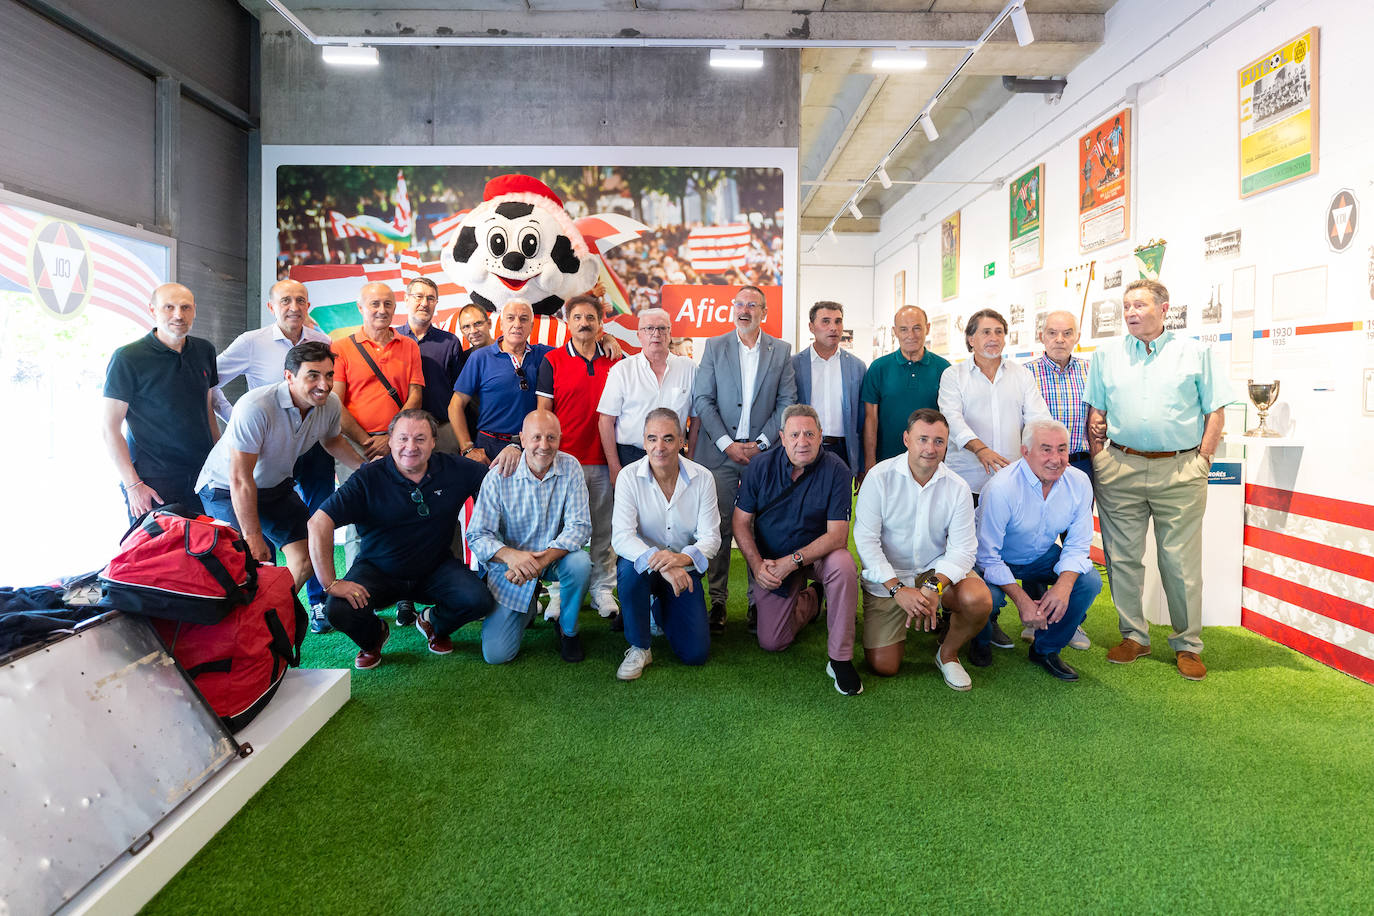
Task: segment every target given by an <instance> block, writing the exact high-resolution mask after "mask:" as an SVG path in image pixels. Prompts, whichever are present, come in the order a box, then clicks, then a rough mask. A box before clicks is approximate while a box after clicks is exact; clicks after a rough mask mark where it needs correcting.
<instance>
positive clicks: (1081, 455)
mask: <svg viewBox="0 0 1374 916" xmlns="http://www.w3.org/2000/svg"><path fill="white" fill-rule="evenodd" d="M1092 456H1093V453H1092V452H1074V453H1073V454H1072V455H1070V456H1069V461H1070V463H1072V462H1074V461H1087V460H1088V459H1089V458H1091V457H1092Z"/></svg>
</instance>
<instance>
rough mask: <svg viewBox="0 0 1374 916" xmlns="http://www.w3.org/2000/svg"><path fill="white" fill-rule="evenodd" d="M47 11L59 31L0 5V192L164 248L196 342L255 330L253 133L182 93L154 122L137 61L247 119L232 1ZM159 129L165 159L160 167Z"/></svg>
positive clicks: (148, 0)
mask: <svg viewBox="0 0 1374 916" xmlns="http://www.w3.org/2000/svg"><path fill="white" fill-rule="evenodd" d="M55 5H56V6H60V7H62V8H63V11H64V13H65V14H67V18H66V20H65V21H55V20H54V19H51V18H48V17H45V16H43V15H40V14H39V13H37V12H34V11H33V10H31V9H30V8H28V7H27V6H25V5H23V4H21V3H17V2H14V0H0V86H3V87H4V88H3V90H0V123H4V124H5V126H6V127H5V130H4V131H0V183H3V184H4V185H5V186H6V187H7V188H9V189H10V190H12V191H15V192H17V193H20V194H26V195H29V196H33V197H37V198H40V199H43V200H49V201H52V202H54V203H59V204H63V205H66V206H70V207H74V208H76V209H79V210H84V211H86V212H89V213H92V214H95V215H97V216H103V217H106V218H109V219H113V220H117V221H119V222H124V223H129V224H142V225H143V226H145V227H147V228H149V229H155V230H157V231H161V232H165V233H167V234H169V235H171V236H172V237H174V238H175V239H177V243H178V245H177V278H178V279H179V280H180V281H181V282H183V283H185V284H186V285H187V286H189V287H191V289H192V290H193V291H194V292H195V293H196V301H197V304H198V306H199V307H198V314H197V318H196V328H195V333H196V334H197V335H199V336H202V337H207V338H209V339H211V340H213V341H214V342H215V344H216V345H217V346H221V347H222V346H224V345H225V344H227V343H228V342H229V341H230V340H232V339H233V337H234V336H235V335H237V334H239V333H241V332H242V331H243V330H244V328H246V327H247V326H248V323H249V321H250V319H251V321H252V324H253V326H255V327H256V326H257V323H258V322H257V319H258V305H257V303H256V302H252V303H251V304H250V302H249V300H248V295H247V283H246V281H247V278H248V273H249V271H248V262H249V257H250V252H253V257H254V260H256V254H255V251H256V246H255V245H252V246H250V235H249V232H248V226H249V223H250V215H249V214H250V193H249V184H250V180H249V179H250V175H251V174H253V172H252V169H253V163H252V155H253V152H254V150H255V143H256V137H255V136H254V133H253V132H251V131H248V130H245V129H244V128H243V127H242V126H235V125H234V124H232V123H230V122H229V121H227V120H226V119H225V118H224V117H222V116H221V114H219V113H216V112H213V111H211V110H210V108H208V107H206V105H205V104H202V103H201V102H199V101H196V100H195V99H193V98H191V97H189V96H188V95H184V94H182V95H173V96H171V99H170V101H169V102H168V103H167V105H166V107H165V109H164V118H163V119H162V121H161V122H159V119H158V115H157V111H158V109H157V97H158V92H157V80H156V79H155V78H154V76H153V75H151V74H150V73H149V72H148V71H149V67H148V66H146V62H147V61H148V60H155V61H157V62H160V63H161V64H164V65H165V66H166V68H168V69H170V70H172V71H175V72H176V73H177V74H178V75H179V76H180V77H183V78H184V79H186V80H188V81H191V82H194V83H198V84H200V85H201V86H202V87H203V88H204V89H205V90H206V91H208V92H209V93H211V94H213V95H216V96H219V97H220V98H222V99H223V100H224V101H225V102H227V103H228V104H229V105H230V106H234V107H237V108H241V109H244V110H245V112H247V113H249V114H251V112H252V110H253V107H254V99H253V96H254V95H255V86H254V84H253V72H254V66H255V62H254V46H255V44H256V41H257V38H256V33H257V21H256V20H255V19H253V17H251V16H250V15H249V14H248V13H247V12H245V11H244V10H243V8H242V7H241V6H239V4H238V3H237V2H235V0H197V2H186V0H138V2H135V0H69V2H67V3H65V4H61V3H59V4H55ZM59 18H61V17H59ZM84 28H90V29H91V30H93V32H94V33H95V36H94V40H88V38H87V37H81V35H80V34H78V32H80V30H81V29H84ZM97 41H98V42H100V43H99V44H97V43H96V42H97ZM109 46H118V47H119V48H120V51H118V52H116V51H114V50H112V49H111V47H109ZM129 57H133V58H134V59H137V60H140V61H143V63H140V64H135V63H133V62H131V60H130V59H128V58H129ZM159 123H161V124H162V125H163V127H164V128H168V127H169V128H170V131H169V133H168V136H170V137H172V139H173V148H174V149H175V151H176V155H173V156H171V157H168V160H167V163H166V165H165V167H164V168H163V169H161V170H160V169H159V167H158V156H157V149H158V147H157V139H156V138H157V135H158V132H159ZM159 188H161V189H162V191H163V194H164V197H163V205H162V206H161V207H159ZM253 203H254V204H255V199H253ZM255 221H256V220H254V222H255Z"/></svg>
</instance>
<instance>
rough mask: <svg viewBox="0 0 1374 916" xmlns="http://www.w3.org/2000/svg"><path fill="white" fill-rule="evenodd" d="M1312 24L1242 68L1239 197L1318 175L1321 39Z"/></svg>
mask: <svg viewBox="0 0 1374 916" xmlns="http://www.w3.org/2000/svg"><path fill="white" fill-rule="evenodd" d="M1319 33H1320V30H1319V29H1317V28H1315V27H1314V28H1310V29H1308V30H1307V31H1306V32H1303V33H1302V34H1301V35H1298V36H1296V37H1294V38H1290V39H1289V40H1288V41H1286V42H1284V43H1283V44H1282V45H1280V46H1279V47H1277V48H1273V49H1272V50H1270V51H1269V52H1267V53H1266V54H1264V55H1263V56H1262V57H1259V58H1256V59H1255V60H1252V61H1250V62H1249V63H1248V64H1246V65H1245V66H1244V67H1241V68H1240V70H1239V71H1237V75H1236V79H1237V83H1238V84H1239V91H1240V98H1239V102H1238V104H1239V106H1240V110H1239V120H1238V122H1237V126H1238V130H1239V136H1240V143H1239V155H1240V196H1241V199H1242V200H1243V199H1245V198H1247V197H1250V196H1253V195H1255V194H1259V193H1262V192H1264V191H1267V190H1269V189H1270V188H1277V187H1279V186H1280V185H1285V184H1288V182H1290V181H1297V180H1298V179H1299V178H1305V177H1307V176H1308V175H1315V174H1317V136H1318V131H1317V39H1318V36H1319Z"/></svg>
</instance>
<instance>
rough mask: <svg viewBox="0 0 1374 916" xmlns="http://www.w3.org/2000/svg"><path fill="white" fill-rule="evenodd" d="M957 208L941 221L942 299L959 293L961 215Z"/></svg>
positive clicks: (947, 298) (953, 296) (948, 298)
mask: <svg viewBox="0 0 1374 916" xmlns="http://www.w3.org/2000/svg"><path fill="white" fill-rule="evenodd" d="M961 212H962V211H960V210H955V211H954V213H953V214H952V215H950V216H947V217H945V219H944V221H943V222H941V223H940V300H941V301H943V302H948V301H949V300H950V299H955V298H957V297H958V295H959V235H960V232H959V216H960V213H961Z"/></svg>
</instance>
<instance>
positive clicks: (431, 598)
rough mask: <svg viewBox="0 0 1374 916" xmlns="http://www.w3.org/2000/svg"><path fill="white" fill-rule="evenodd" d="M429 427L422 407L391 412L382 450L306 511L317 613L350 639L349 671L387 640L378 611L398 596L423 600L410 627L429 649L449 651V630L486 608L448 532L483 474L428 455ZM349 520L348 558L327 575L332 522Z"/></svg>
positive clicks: (432, 434) (375, 656)
mask: <svg viewBox="0 0 1374 916" xmlns="http://www.w3.org/2000/svg"><path fill="white" fill-rule="evenodd" d="M437 434H438V424H437V423H435V421H434V418H433V417H431V416H430V415H429V413H427V412H426V411H424V410H419V409H410V410H403V411H401V412H400V413H398V414H396V416H395V417H393V418H392V420H391V426H390V428H389V429H388V430H387V441H388V442H389V444H390V447H391V448H390V453H389V454H387V455H385V456H384V457H382V458H381V459H379V460H377V461H371V462H368V463H367V464H364V465H363V466H362V467H361V468H359V469H358V470H357V472H355V473H354V474H353V476H351V477H350V478H349V479H348V480H347V481H345V482H344V483H343V484H342V485H341V486H340V487H339V489H338V490H336V491H335V492H334V495H333V496H331V497H329V499H327V500H325V503H324V505H323V506H321V507H320V509H319V511H317V512H316V513H315V514H314V515H313V516H311V518H310V523H309V543H310V560H311V562H312V563H313V564H314V567H315V575H317V576H318V577H319V579H320V584H321V585H323V586H324V589H325V592H326V593H327V594H328V595H329V600H328V603H327V604H326V605H325V613H326V614H327V615H328V616H329V622H330V623H331V624H333V625H334V628H335V629H337V630H339V631H340V632H342V633H344V634H345V635H347V636H348V638H349V639H351V640H353V641H354V642H355V643H357V644H358V649H359V651H358V655H357V657H356V658H355V659H354V660H353V665H354V667H355V668H359V669H364V670H366V669H368V668H375V667H377V665H378V664H380V663H381V660H382V647H383V646H384V645H386V642H387V640H388V639H389V638H390V637H391V628H390V627H389V626H387V623H386V621H384V620H382V619H381V618H379V617H378V616H377V615H376V613H375V612H376V610H377V609H378V608H383V607H387V606H388V605H390V604H392V603H393V602H396V601H398V600H401V599H410V600H411V601H419V602H421V603H424V604H432V605H433V607H431V608H430V609H429V610H428V611H425V612H424V613H423V614H421V615H419V616H418V617H417V618H416V620H415V627H416V629H418V630H419V631H420V632H421V633H422V634H424V637H425V641H426V642H427V643H428V644H429V651H430V652H433V653H434V654H435V655H448V654H449V653H450V652H452V651H453V641H452V639H451V638H450V636H451V634H452V633H453V631H454V630H457V629H458V628H459V627H461V626H462V625H463V624H465V623H468V622H470V621H473V620H479V619H481V618H482V617H485V616H486V615H487V614H488V613H489V612H490V611H491V609H492V599H491V593H490V592H488V591H487V587H486V586H485V585H484V584H483V583H482V580H481V579H479V578H478V577H477V574H476V573H474V572H473V571H472V570H470V569H468V567H467V566H465V565H464V564H463V562H462V561H461V560H458V559H457V558H455V557H454V555H453V550H452V549H451V546H450V544H451V539H450V535H449V532H452V531H453V529H454V528H455V527H456V526H457V524H458V513H459V512H461V511H462V508H463V504H464V503H465V502H467V501H468V499H470V498H474V497H476V496H477V493H478V491H479V490H480V488H481V486H482V478H483V477H484V476H485V474H486V471H485V469H484V468H483V467H482V465H480V464H478V463H477V462H475V461H469V460H467V459H466V458H461V457H459V456H456V455H446V454H444V453H443V452H436V451H435V448H434V446H435V441H436V438H437ZM349 524H351V525H355V526H356V527H357V529H358V534H359V537H360V545H359V550H358V559H357V560H356V561H354V562H353V564H352V565H351V566H349V568H348V572H347V573H345V574H344V577H343V578H341V579H335V578H334V529H335V528H337V527H339V526H340V525H349Z"/></svg>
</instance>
